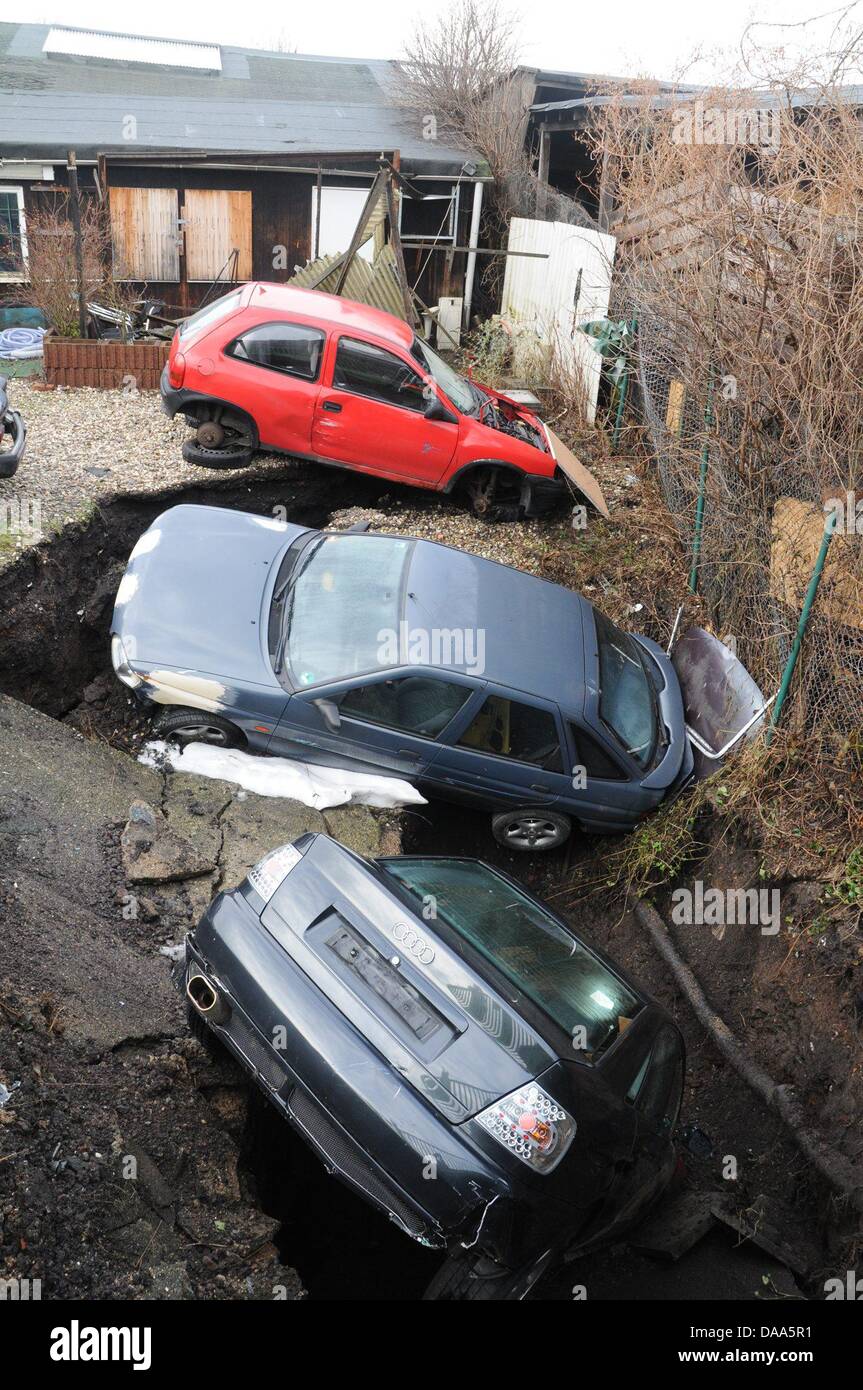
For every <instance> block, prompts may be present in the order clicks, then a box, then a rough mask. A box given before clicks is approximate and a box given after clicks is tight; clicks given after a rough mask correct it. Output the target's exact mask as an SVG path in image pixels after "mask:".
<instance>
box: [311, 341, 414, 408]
mask: <svg viewBox="0 0 863 1390" xmlns="http://www.w3.org/2000/svg"><path fill="white" fill-rule="evenodd" d="M333 386H336V387H338V388H339V389H340V390H342V391H353V392H354V393H355V394H356V395H358V396H370V397H371V399H372V400H376V401H383V402H384V403H385V404H386V405H396V406H401V407H402V409H404V410H415V411H417V412H418V413H420V414H422V412H423V411H424V410H425V408H426V404H427V402H428V399H429V387H428V386H427V384H426V382H425V381H424V380H423V378H422V377H421V376H420V375H419V373H418V372H415V371H414V370H413V369H412V368H411V367H409V366H408V364H407V363H406V362H403V361H402V359H401V358H400V357H396V355H395V353H392V352H387V351H386V349H385V348H379V347H375V345H374V344H373V343H363V342H361V341H360V340H359V339H358V338H340V339H339V346H338V351H337V352H336V365H335V371H334V372H333Z"/></svg>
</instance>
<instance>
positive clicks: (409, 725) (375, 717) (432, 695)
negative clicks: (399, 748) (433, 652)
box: [339, 675, 473, 738]
mask: <svg viewBox="0 0 863 1390" xmlns="http://www.w3.org/2000/svg"><path fill="white" fill-rule="evenodd" d="M472 694H473V691H472V690H471V689H470V687H469V686H464V685H456V684H455V682H453V681H443V680H437V679H435V678H434V677H432V676H420V675H416V676H397V677H394V678H393V679H392V680H384V681H371V682H370V683H369V684H368V685H360V686H355V687H354V689H353V690H349V691H348V692H347V694H346V695H345V696H344V698H343V699H342V700H341V701H340V702H339V714H340V715H341V716H342V718H343V719H344V718H354V719H362V720H364V721H366V722H367V723H369V724H383V725H385V726H386V727H387V728H390V729H400V730H401V731H402V732H403V733H412V734H420V735H421V736H422V737H424V738H436V737H437V735H438V734H439V733H441V731H442V730H443V729H445V728H446V726H447V724H449V722H450V720H451V719H452V718H453V716H454V715H455V714H457V713H458V711H459V710H460V709H461V707H462V705H464V704H465V702H466V701H467V700H468V699H469V698H470V696H471V695H472Z"/></svg>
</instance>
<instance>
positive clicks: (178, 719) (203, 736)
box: [155, 706, 246, 748]
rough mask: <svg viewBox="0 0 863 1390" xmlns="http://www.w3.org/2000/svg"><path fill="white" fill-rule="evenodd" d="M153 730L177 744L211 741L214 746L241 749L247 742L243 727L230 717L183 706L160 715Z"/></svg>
mask: <svg viewBox="0 0 863 1390" xmlns="http://www.w3.org/2000/svg"><path fill="white" fill-rule="evenodd" d="M155 732H156V733H157V734H158V735H159V737H160V738H173V739H176V740H177V742H178V743H212V744H213V745H214V746H215V747H216V748H242V747H243V745H244V744H245V742H246V739H245V735H244V734H243V732H242V730H241V729H238V728H237V726H236V724H232V723H231V721H230V719H223V718H222V717H221V715H219V714H208V713H207V711H206V710H201V709H185V708H184V707H182V706H180V707H179V708H177V709H172V710H169V711H168V713H167V714H163V715H162V716H161V718H160V719H158V720H157V721H156V725H155Z"/></svg>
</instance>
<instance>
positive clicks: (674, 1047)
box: [626, 1024, 683, 1130]
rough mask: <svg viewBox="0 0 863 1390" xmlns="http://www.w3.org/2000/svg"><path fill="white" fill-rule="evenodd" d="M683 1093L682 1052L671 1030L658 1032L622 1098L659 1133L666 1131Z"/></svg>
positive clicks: (674, 1033) (669, 1126) (677, 1035)
mask: <svg viewBox="0 0 863 1390" xmlns="http://www.w3.org/2000/svg"><path fill="white" fill-rule="evenodd" d="M682 1091H683V1048H682V1046H681V1042H680V1036H679V1034H678V1032H677V1030H676V1029H675V1028H672V1027H671V1025H670V1024H666V1025H665V1026H664V1027H662V1028H660V1030H659V1032H658V1033H657V1035H656V1038H655V1040H654V1043H653V1047H652V1048H651V1050H650V1052H649V1053H648V1055H647V1056H646V1057H645V1059H644V1061H643V1062H642V1064H641V1067H640V1068H639V1070H638V1073H637V1075H636V1076H635V1078H634V1080H633V1082H632V1085H631V1086H630V1088H629V1090H628V1091H627V1094H626V1098H627V1100H628V1101H631V1102H632V1103H633V1104H634V1105H635V1106H637V1108H638V1109H639V1110H641V1111H643V1113H644V1114H645V1115H647V1116H648V1118H649V1119H651V1120H652V1121H653V1123H654V1124H655V1125H657V1126H658V1127H659V1128H660V1129H664V1130H670V1129H671V1128H672V1127H673V1125H674V1123H675V1121H676V1119H677V1112H678V1111H679V1109H680V1097H681V1094H682Z"/></svg>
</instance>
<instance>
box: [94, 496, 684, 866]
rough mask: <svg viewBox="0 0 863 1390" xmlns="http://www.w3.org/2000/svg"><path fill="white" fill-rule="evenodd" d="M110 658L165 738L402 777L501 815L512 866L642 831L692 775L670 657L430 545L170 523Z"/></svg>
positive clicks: (215, 517) (143, 560)
mask: <svg viewBox="0 0 863 1390" xmlns="http://www.w3.org/2000/svg"><path fill="white" fill-rule="evenodd" d="M111 643H112V660H113V665H114V670H115V672H116V674H117V676H118V678H119V679H120V680H121V681H123V682H124V683H125V684H126V685H127V686H129V687H130V688H131V689H133V690H134V691H135V693H136V695H138V696H139V697H140V698H141V699H142V700H144V701H149V702H151V703H152V704H153V705H156V706H161V707H162V714H161V718H160V720H159V724H158V728H159V730H160V732H161V733H163V734H164V735H166V736H167V735H171V736H173V737H174V738H176V739H178V740H180V741H182V742H185V741H205V742H210V743H215V744H219V745H222V746H224V747H245V748H247V749H249V750H250V751H253V752H260V753H271V754H279V755H281V756H284V757H290V758H295V759H299V760H301V761H303V762H307V763H322V764H325V765H327V766H330V767H342V768H349V769H353V770H355V771H367V772H374V773H376V774H381V773H384V774H385V775H392V776H394V777H401V778H405V779H407V780H408V781H410V782H411V783H413V784H414V785H415V786H416V787H418V788H419V790H420V791H421V792H423V794H424V795H427V796H430V797H439V798H444V799H447V800H452V801H460V802H465V803H467V804H468V805H471V806H475V807H477V808H478V809H481V810H484V811H490V812H491V813H492V829H493V832H494V835H495V838H496V839H497V840H498V841H499V843H501V844H503V845H505V846H507V847H509V848H510V849H514V850H545V849H552V848H554V847H556V846H557V845H560V844H561V843H563V841H564V840H565V839H566V838H567V836H568V835H569V833H570V830H571V828H572V826H573V824H576V825H579V826H581V827H583V828H584V829H586V830H588V831H625V830H629V829H631V828H632V827H633V826H634V825H635V824H636V822H638V821H639V820H640V819H641V818H642V817H643V816H645V815H646V814H647V813H649V812H650V811H651V810H652V809H653V808H655V807H656V806H657V805H658V804H659V803H660V802H662V801H663V800H665V799H666V798H668V797H669V796H672V795H675V794H676V793H677V792H678V791H679V790H680V788H681V787H682V786H684V785H685V784H686V783H687V782H688V781H689V780H690V779H691V777H692V775H693V757H692V750H691V747H690V743H689V740H688V738H687V734H686V725H685V719H684V707H683V696H682V692H681V688H680V684H679V682H678V679H677V676H676V674H675V672H674V669H673V667H672V665H671V662H670V661H669V659H668V658H667V657H666V655H665V654H664V653H663V651H662V650H661V648H660V647H658V646H657V645H656V643H654V642H651V641H650V640H648V639H647V638H645V637H640V636H634V635H632V636H630V635H628V634H626V633H624V632H622V631H620V629H619V628H617V627H616V626H615V625H614V624H613V623H612V622H610V621H609V620H608V619H607V618H605V617H604V616H603V615H602V614H601V613H599V612H598V611H597V610H596V609H595V608H594V607H593V606H592V605H591V604H590V603H588V602H587V601H586V600H585V599H584V598H582V597H580V596H579V595H578V594H576V593H573V592H572V591H571V590H569V589H564V588H561V587H560V586H559V585H556V584H550V583H548V582H547V581H545V580H542V579H537V578H535V577H534V576H532V575H527V574H523V573H521V572H520V571H519V570H515V569H512V568H510V567H509V566H507V565H501V564H497V563H496V562H494V561H491V560H484V559H480V558H479V557H477V556H475V555H469V554H466V553H465V552H464V551H460V550H454V549H451V548H450V547H448V546H444V545H438V544H435V543H433V542H430V541H424V540H417V539H413V538H410V537H404V536H387V535H378V534H370V533H368V532H327V531H318V530H313V529H309V528H307V527H302V526H296V525H291V524H288V523H283V522H278V521H275V520H272V519H270V518H268V517H261V516H254V515H251V514H247V513H244V512H239V511H235V510H229V509H224V508H219V507H203V506H179V507H173V508H171V509H170V510H169V511H167V512H164V513H163V514H162V515H161V516H160V517H158V518H157V519H156V521H154V523H153V525H152V526H151V527H150V528H149V529H148V530H147V531H145V533H144V534H143V536H141V538H140V540H139V541H138V543H137V545H136V546H135V548H134V550H133V552H132V555H131V557H130V559H129V563H128V566H127V568H126V572H125V575H124V577H123V579H122V581H121V583H120V587H119V590H118V593H117V599H116V605H115V608H114V616H113V622H112V635H111Z"/></svg>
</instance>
